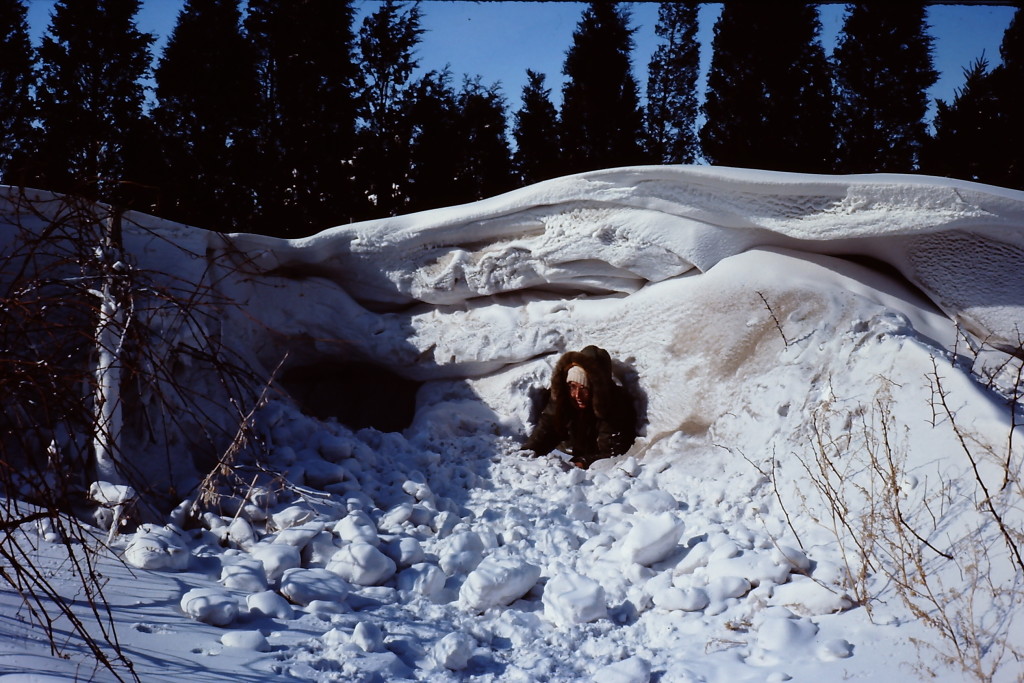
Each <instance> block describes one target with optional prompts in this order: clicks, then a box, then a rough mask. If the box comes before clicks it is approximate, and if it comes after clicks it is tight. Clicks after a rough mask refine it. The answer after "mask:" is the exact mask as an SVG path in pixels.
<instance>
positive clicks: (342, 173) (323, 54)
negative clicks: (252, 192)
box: [245, 0, 357, 237]
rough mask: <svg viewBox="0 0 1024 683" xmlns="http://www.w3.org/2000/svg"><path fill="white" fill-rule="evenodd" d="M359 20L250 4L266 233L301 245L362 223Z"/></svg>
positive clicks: (270, 0) (313, 2) (332, 12)
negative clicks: (358, 216) (357, 164)
mask: <svg viewBox="0 0 1024 683" xmlns="http://www.w3.org/2000/svg"><path fill="white" fill-rule="evenodd" d="M353 14H354V13H353V9H352V3H351V0H249V14H248V16H247V17H246V20H245V28H246V30H247V32H248V34H249V37H250V40H251V41H252V44H253V45H254V46H255V48H256V54H257V71H258V77H259V85H260V100H261V105H260V110H259V116H260V122H259V125H258V127H257V139H258V141H259V159H258V163H257V168H258V173H259V177H260V178H261V183H260V184H259V185H257V187H258V195H259V196H258V200H259V214H260V215H259V220H258V221H257V222H256V224H255V226H254V227H255V229H257V230H259V231H262V232H267V233H270V234H274V235H279V236H285V237H298V236H302V235H308V234H310V233H313V232H316V231H318V230H321V229H323V228H327V227H330V226H332V225H337V224H339V223H344V222H346V221H348V220H349V218H350V217H351V216H352V215H353V213H356V212H355V211H353V209H354V207H353V202H354V200H355V189H354V188H355V185H354V179H353V177H352V175H353V174H352V162H353V158H354V155H355V125H356V100H355V86H356V77H357V66H356V61H355V59H354V58H353V49H354V42H355V38H354V35H353V32H352V19H353Z"/></svg>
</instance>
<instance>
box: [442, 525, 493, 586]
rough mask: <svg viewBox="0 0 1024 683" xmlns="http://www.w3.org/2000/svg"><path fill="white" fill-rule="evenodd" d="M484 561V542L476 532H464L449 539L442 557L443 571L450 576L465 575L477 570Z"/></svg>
mask: <svg viewBox="0 0 1024 683" xmlns="http://www.w3.org/2000/svg"><path fill="white" fill-rule="evenodd" d="M483 559H484V542H483V539H481V538H480V535H479V534H477V533H476V532H474V531H463V532H461V533H458V534H454V535H452V536H450V537H449V538H448V544H447V548H446V549H445V551H444V553H443V554H442V555H441V569H443V570H444V573H445V574H447V575H448V576H454V575H455V574H465V573H467V572H471V571H473V570H474V569H476V567H477V565H478V564H480V562H481V561H482V560H483Z"/></svg>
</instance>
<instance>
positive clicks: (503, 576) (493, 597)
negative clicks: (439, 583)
mask: <svg viewBox="0 0 1024 683" xmlns="http://www.w3.org/2000/svg"><path fill="white" fill-rule="evenodd" d="M539 578H540V567H536V566H534V565H532V564H529V563H528V562H523V561H522V560H516V559H499V558H496V557H493V556H492V557H488V558H487V559H485V560H484V561H483V562H481V563H480V566H478V567H477V568H476V569H474V570H473V571H472V572H470V574H469V576H467V577H466V581H465V583H463V584H462V588H461V589H459V602H460V603H461V604H462V605H463V607H465V608H466V609H468V610H470V611H473V612H483V611H485V610H487V609H489V608H491V607H498V606H502V605H509V604H511V603H513V602H515V601H516V600H518V599H519V598H521V597H522V596H524V595H526V593H527V592H528V591H529V590H530V589H531V588H533V587H534V585H535V584H536V583H537V579H539Z"/></svg>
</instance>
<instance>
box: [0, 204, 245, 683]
mask: <svg viewBox="0 0 1024 683" xmlns="http://www.w3.org/2000/svg"><path fill="white" fill-rule="evenodd" d="M0 223H2V224H4V227H3V230H4V231H5V232H4V234H3V235H2V236H0V242H2V243H3V250H2V254H3V256H2V258H0V401H2V403H3V410H2V412H0V495H2V505H3V518H2V521H0V558H2V560H3V562H2V563H0V577H2V578H3V580H4V581H6V582H7V583H8V584H9V585H10V586H11V587H12V588H13V589H14V590H15V591H17V592H18V594H19V595H20V596H21V597H22V599H23V600H24V604H25V605H26V606H27V607H28V609H29V611H30V613H31V614H32V616H33V618H34V619H35V620H36V621H37V622H38V623H39V624H40V625H41V626H42V628H43V629H44V630H45V632H46V633H47V635H48V636H49V637H50V640H51V647H52V649H53V651H54V653H55V654H60V653H61V651H62V646H61V644H60V642H59V641H58V639H57V637H56V634H57V624H58V622H59V621H60V620H62V619H63V620H67V621H68V622H69V623H70V624H71V627H72V630H73V632H74V634H75V635H76V636H77V638H78V639H79V640H80V641H81V643H83V644H84V646H85V647H86V648H87V649H88V650H89V651H90V652H92V654H93V655H94V657H95V658H96V661H97V663H98V665H99V666H101V667H103V668H106V669H108V670H109V671H110V672H111V673H113V674H114V675H115V676H116V677H118V678H119V679H123V678H122V677H128V678H137V677H136V676H135V673H134V671H133V669H132V666H131V662H130V661H128V659H127V658H126V657H125V656H124V653H123V652H122V650H121V648H120V646H119V644H118V641H117V636H116V632H115V630H114V624H113V620H112V618H111V614H110V611H109V609H108V608H107V603H106V601H105V599H104V597H103V581H102V577H101V576H100V575H99V573H98V572H97V571H96V560H97V558H98V557H99V556H100V554H101V553H102V552H103V551H104V547H103V545H104V544H103V540H102V537H101V536H97V534H96V533H95V526H96V525H99V526H104V525H114V526H113V528H112V529H111V530H110V531H111V534H114V533H117V531H118V530H119V528H118V527H119V526H121V525H123V528H125V529H127V528H130V525H131V524H133V523H134V522H135V521H138V520H137V519H133V518H132V515H129V514H123V513H126V512H128V511H129V509H128V506H126V505H120V507H118V506H114V507H118V509H116V510H113V511H112V510H111V509H108V506H106V505H104V504H99V505H98V504H97V501H96V500H95V496H94V497H93V498H90V496H89V488H90V485H91V484H93V483H94V482H98V481H105V482H110V483H114V484H121V485H125V486H129V487H131V488H132V489H134V491H135V492H136V493H137V494H138V496H137V501H138V505H137V515H138V516H139V517H141V518H147V517H148V518H153V519H156V518H159V517H160V516H162V515H163V514H164V513H165V512H166V511H168V510H170V509H171V508H172V507H173V506H174V505H175V504H176V503H177V502H178V501H180V500H181V499H182V498H183V497H185V496H187V495H188V493H189V491H190V490H192V489H193V488H194V487H195V486H196V485H197V483H198V476H197V475H196V472H199V471H202V470H203V469H205V466H203V465H204V464H203V463H201V462H191V461H190V458H188V457H186V458H182V454H183V453H184V454H187V455H188V456H191V458H195V459H197V460H202V459H206V460H207V461H214V460H216V454H217V453H220V452H222V450H223V449H224V447H225V445H226V444H228V443H230V442H231V440H232V437H233V435H234V433H233V431H234V430H233V429H231V428H230V424H231V422H232V421H233V420H234V419H235V418H234V415H233V414H232V411H233V410H235V409H234V408H232V406H237V405H246V404H251V403H253V402H254V400H255V397H254V396H253V395H252V389H251V388H252V387H258V386H259V384H260V382H259V381H257V380H256V379H255V377H254V375H253V373H252V372H251V371H250V370H249V369H248V368H247V366H246V364H245V363H244V362H243V360H242V359H240V358H238V357H236V356H234V355H233V354H232V353H231V352H230V351H229V350H228V348H227V347H226V346H225V345H224V344H223V343H221V340H220V338H219V333H218V332H217V330H218V329H219V326H218V324H217V322H218V319H219V313H220V312H222V311H223V309H224V307H226V306H230V305H231V302H228V301H224V300H223V299H222V298H221V297H218V296H217V294H216V291H215V287H214V284H215V283H213V282H212V281H210V280H209V279H208V278H203V279H202V280H201V281H200V282H193V281H190V280H187V279H183V278H180V277H178V276H176V275H175V274H173V273H162V272H150V271H145V270H143V269H140V268H138V267H137V266H136V265H135V264H134V263H133V261H132V259H131V258H130V256H129V255H128V254H127V253H126V251H125V250H124V249H123V244H122V235H123V229H129V228H130V229H131V230H132V231H133V234H136V235H137V234H139V233H140V232H141V233H146V232H147V231H146V229H145V228H144V227H143V226H141V225H139V224H137V223H132V222H130V221H129V219H128V218H127V217H125V216H124V215H123V214H122V212H121V211H119V210H118V209H117V208H116V207H109V206H104V205H100V204H96V203H93V202H90V201H86V200H81V199H77V198H74V197H54V196H50V195H43V194H39V195H30V194H29V193H28V192H19V191H17V190H13V189H10V190H8V191H7V193H6V194H5V196H3V197H0ZM147 236H149V237H151V238H152V239H153V240H154V241H156V242H160V240H161V237H160V236H159V235H158V234H156V233H148V235H147ZM161 248H163V249H167V250H174V249H180V247H176V246H175V245H172V244H167V243H165V244H163V245H162V247H161ZM181 256H182V257H183V259H184V260H188V259H192V260H195V259H203V260H206V259H207V255H206V254H187V253H186V254H181ZM225 267H226V266H225ZM199 380H202V381H199ZM236 425H237V422H236ZM33 523H35V524H36V525H38V528H40V529H41V530H42V531H43V536H45V537H47V538H49V539H51V540H54V541H56V542H59V543H61V544H62V545H63V547H64V549H65V551H66V553H67V557H68V566H69V568H70V572H71V573H72V574H73V575H74V578H75V579H76V580H77V581H78V582H79V583H80V584H81V588H82V593H83V594H84V596H85V598H86V601H87V603H88V605H89V606H90V608H91V612H92V617H93V619H92V621H93V622H94V623H93V624H91V625H90V624H89V623H86V622H84V621H82V620H81V618H80V617H79V616H78V615H76V614H75V612H73V611H72V609H71V602H70V601H69V600H67V599H65V598H64V597H62V596H61V594H60V591H59V590H58V585H57V584H56V583H55V578H54V577H53V576H51V575H50V573H49V572H48V571H46V570H44V569H43V568H41V567H39V566H37V565H36V559H35V558H36V557H37V554H36V553H35V551H34V549H33V547H32V545H33V543H35V542H37V541H36V540H35V539H36V536H34V535H33V532H34V530H35V528H36V527H33Z"/></svg>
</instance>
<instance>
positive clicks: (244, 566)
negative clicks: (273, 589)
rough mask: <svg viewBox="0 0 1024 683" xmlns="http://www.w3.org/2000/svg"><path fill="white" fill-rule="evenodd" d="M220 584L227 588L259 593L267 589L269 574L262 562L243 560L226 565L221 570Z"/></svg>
mask: <svg viewBox="0 0 1024 683" xmlns="http://www.w3.org/2000/svg"><path fill="white" fill-rule="evenodd" d="M220 582H221V584H223V586H224V587H225V588H231V589H232V590H239V591H245V592H248V593H258V592H260V591H265V590H266V589H267V574H266V572H265V571H264V570H263V563H262V562H259V561H257V560H242V561H240V562H236V563H234V564H227V565H224V566H223V567H222V568H221V570H220Z"/></svg>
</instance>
